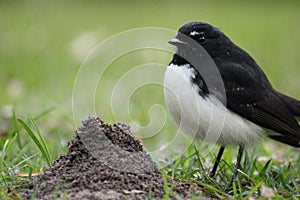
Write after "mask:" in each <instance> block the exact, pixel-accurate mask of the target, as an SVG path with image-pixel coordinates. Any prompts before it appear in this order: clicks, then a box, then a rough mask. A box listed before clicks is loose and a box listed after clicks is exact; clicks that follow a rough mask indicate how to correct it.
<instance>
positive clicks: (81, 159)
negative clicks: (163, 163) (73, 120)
mask: <svg viewBox="0 0 300 200" xmlns="http://www.w3.org/2000/svg"><path fill="white" fill-rule="evenodd" d="M112 144H113V145H112ZM108 149H109V150H108ZM116 150H117V151H118V152H119V153H116V152H115V151H116ZM124 156H125V157H124ZM168 184H169V185H171V186H174V188H173V190H172V194H171V198H174V199H175V196H177V195H179V196H181V198H182V199H189V197H188V193H189V191H190V185H187V184H183V183H178V182H177V183H176V182H174V181H172V180H168ZM16 191H17V192H18V193H19V194H20V195H21V196H22V197H23V198H24V199H31V198H32V197H34V198H36V199H60V198H64V199H104V200H107V199H147V198H148V197H151V198H153V199H161V198H163V197H164V195H165V189H164V183H163V180H162V175H161V173H160V171H159V170H158V168H157V167H156V165H155V163H154V162H153V161H152V160H151V158H150V156H149V155H148V154H147V153H146V152H145V151H144V150H143V146H142V145H141V143H140V141H139V140H136V139H135V138H134V137H133V136H132V134H131V132H130V128H129V126H128V125H126V124H123V123H117V124H113V125H109V124H106V123H104V122H103V121H102V120H101V119H99V118H89V119H87V120H86V121H84V122H83V126H82V127H81V128H79V129H78V130H77V131H76V134H75V137H74V138H73V139H72V140H71V141H70V142H69V143H68V152H67V153H66V154H63V155H61V156H60V157H59V158H58V159H57V160H55V161H54V163H53V165H52V166H51V167H50V168H48V169H47V170H45V172H44V173H43V174H42V175H40V176H37V177H33V178H32V179H31V180H30V181H27V182H23V183H22V187H19V188H17V189H16Z"/></svg>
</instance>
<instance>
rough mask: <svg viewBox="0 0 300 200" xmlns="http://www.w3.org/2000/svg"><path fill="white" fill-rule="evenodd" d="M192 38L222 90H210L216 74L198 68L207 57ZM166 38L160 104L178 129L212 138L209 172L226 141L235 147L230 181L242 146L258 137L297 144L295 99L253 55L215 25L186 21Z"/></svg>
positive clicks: (298, 105) (299, 112)
mask: <svg viewBox="0 0 300 200" xmlns="http://www.w3.org/2000/svg"><path fill="white" fill-rule="evenodd" d="M193 42H194V43H196V44H197V45H201V48H202V49H204V50H205V51H206V53H207V54H208V55H209V56H210V58H211V59H212V62H213V63H214V65H215V66H216V69H217V71H218V73H219V75H220V79H222V84H223V88H224V92H223V93H222V92H213V91H214V88H210V85H209V84H208V81H211V80H214V79H217V78H218V77H215V76H211V77H205V76H204V75H203V74H202V73H201V70H202V68H204V65H205V63H208V62H206V61H205V59H207V58H206V57H205V56H204V54H203V52H201V51H197V48H196V47H195V45H194V44H192V43H193ZM169 43H170V44H172V45H175V46H176V47H177V50H176V53H175V54H174V55H173V59H172V61H171V63H170V64H169V66H168V68H167V70H166V73H165V78H164V85H165V90H164V93H165V100H166V104H167V107H168V109H169V112H170V113H171V116H172V117H173V119H174V120H175V121H176V123H177V124H178V125H179V126H180V128H181V129H182V131H183V132H185V133H187V134H190V133H191V132H193V131H194V132H195V133H192V134H193V135H194V137H195V139H196V140H197V139H200V140H205V138H210V139H209V140H208V141H213V140H214V141H215V142H216V143H217V144H219V145H220V146H221V148H220V150H219V153H218V155H217V159H216V162H215V164H214V166H213V169H212V171H211V173H210V176H211V177H213V176H214V175H215V173H216V169H217V167H218V164H219V161H220V159H221V157H222V154H223V151H224V148H225V146H227V145H231V146H239V152H238V157H237V163H236V167H235V171H234V173H233V180H234V179H235V178H236V176H237V169H238V168H239V167H240V161H241V157H242V153H243V150H244V148H245V147H247V146H252V145H254V144H255V143H257V142H258V141H259V139H261V138H263V137H264V136H267V137H270V138H272V139H274V140H277V141H279V142H282V143H285V144H288V145H291V146H294V147H300V126H299V124H298V122H297V120H296V117H297V116H300V101H298V100H296V99H294V98H292V97H289V96H287V95H284V94H282V93H280V92H278V91H276V90H275V89H274V88H273V87H272V85H271V84H270V82H269V80H268V79H267V77H266V75H265V74H264V72H263V71H262V69H261V68H260V67H259V65H258V64H257V63H256V62H255V60H254V59H253V58H252V57H251V56H250V55H249V54H248V53H247V52H245V51H244V50H243V49H241V48H240V47H238V46H237V45H235V44H234V43H233V42H232V41H231V40H230V39H229V38H228V37H227V36H226V35H225V34H224V33H222V32H221V31H220V30H219V29H217V28H215V27H213V26H212V25H210V24H207V23H203V22H190V23H187V24H185V25H183V26H182V27H181V28H180V29H179V31H178V34H177V36H176V38H175V39H172V40H170V41H169ZM191 55H192V56H191ZM196 65H197V66H196ZM210 68H212V67H211V66H210ZM221 88H222V87H221ZM224 98H225V99H226V102H225V101H223V100H222V99H224ZM222 113H223V114H222ZM213 115H214V116H213ZM222 116H223V117H222ZM212 119H216V120H212ZM195 127H196V128H195ZM220 127H221V129H220ZM219 130H220V131H219Z"/></svg>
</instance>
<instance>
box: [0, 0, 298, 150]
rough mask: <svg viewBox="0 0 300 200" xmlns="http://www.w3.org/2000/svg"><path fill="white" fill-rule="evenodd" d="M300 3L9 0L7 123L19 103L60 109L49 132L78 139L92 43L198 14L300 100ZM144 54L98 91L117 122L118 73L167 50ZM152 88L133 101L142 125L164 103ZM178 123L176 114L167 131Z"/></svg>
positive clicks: (36, 110)
mask: <svg viewBox="0 0 300 200" xmlns="http://www.w3.org/2000/svg"><path fill="white" fill-rule="evenodd" d="M299 10H300V2H299V1H284V2H283V1H273V2H272V3H271V2H268V1H263V2H262V1H167V0H164V1H148V2H146V1H34V0H32V1H1V2H0V94H1V98H0V111H1V116H2V117H1V119H2V120H1V122H5V118H9V117H10V116H11V112H10V111H11V110H10V109H11V107H12V106H13V107H15V110H16V112H17V116H18V117H25V116H26V115H28V114H31V115H38V114H40V113H42V112H45V111H46V110H47V109H49V108H53V110H52V113H51V114H49V116H48V117H45V118H44V119H43V120H44V121H42V122H40V124H39V125H40V126H41V127H42V130H43V133H44V134H47V133H50V134H49V135H54V137H53V139H52V140H53V141H55V140H57V135H59V137H61V138H65V140H68V139H70V138H71V136H72V135H73V131H74V126H73V119H72V90H73V84H74V81H75V77H76V73H77V71H78V69H79V67H80V65H81V63H82V62H83V60H84V58H85V57H86V56H87V55H88V53H89V51H90V50H92V49H93V48H94V47H95V46H96V45H97V44H99V43H101V42H102V41H104V40H105V39H107V38H109V37H110V36H112V35H114V34H117V33H120V32H122V31H126V30H129V29H133V28H142V27H162V28H168V29H173V30H177V29H178V28H179V27H180V26H181V25H183V24H184V23H186V22H190V21H205V22H208V23H210V24H213V25H214V26H216V27H219V28H220V29H221V30H222V31H223V32H225V33H226V34H227V35H228V36H229V37H230V38H231V39H232V40H233V41H234V42H235V43H236V44H238V45H239V46H240V47H242V48H243V49H245V50H246V51H247V52H249V53H250V55H252V56H253V57H254V59H255V60H256V61H257V62H258V63H259V64H260V66H261V67H262V68H263V70H264V71H265V72H266V74H267V76H268V77H269V79H270V81H271V82H272V84H273V86H274V87H275V88H277V89H278V90H280V91H283V92H284V93H286V94H289V95H291V96H294V97H296V98H298V99H300V87H299V85H300V79H299V74H300V57H299V55H300V51H299V46H300V25H299V19H300V12H299ZM154 39H155V38H154ZM166 42H167V41H166ZM114 48H118V47H117V46H116V47H114ZM146 54H148V53H147V52H146ZM143 55H145V52H144V53H143ZM143 55H140V54H139V53H137V54H136V55H134V57H133V58H135V59H136V60H135V59H127V60H126V59H125V60H124V62H121V61H122V60H119V61H118V62H116V63H114V66H115V67H112V68H110V70H108V71H107V73H106V74H105V78H104V80H102V81H104V82H103V85H104V87H105V85H106V86H107V88H108V89H106V90H105V89H104V90H99V91H98V92H97V99H98V101H97V102H99V104H98V105H96V107H97V109H99V111H98V112H97V114H99V115H100V116H101V117H102V118H103V119H104V120H106V121H108V122H112V121H114V118H113V115H112V113H111V109H110V107H109V105H110V104H109V100H108V99H106V97H105V96H106V95H107V93H108V91H107V90H109V88H110V87H111V86H112V84H113V81H112V80H117V79H118V77H119V76H120V75H122V73H121V72H126V70H129V69H130V68H131V67H134V64H135V63H139V64H141V63H149V62H151V61H152V60H151V56H153V57H154V56H157V57H160V53H159V52H157V51H156V52H151V51H149V54H148V55H151V56H150V57H149V56H148V57H147V56H146V58H145V56H144V57H143ZM170 59H171V54H169V55H166V54H163V55H162V56H161V57H160V59H159V60H160V62H161V64H164V65H167V64H168V63H169V61H170ZM153 60H157V59H156V58H153ZM116 65H117V66H116ZM140 76H145V74H141V75H140ZM103 85H102V86H103ZM144 89H145V90H144V91H143V90H141V91H137V92H136V93H135V94H134V96H133V98H132V102H131V112H132V113H131V117H132V118H133V119H134V120H136V121H138V122H139V123H141V124H147V123H148V122H149V120H150V119H149V116H148V109H149V108H150V107H151V105H152V104H154V103H158V104H161V105H163V106H164V101H163V93H162V88H161V87H156V86H149V87H148V88H146V87H145V88H144ZM128 120H129V119H128ZM128 120H127V122H128ZM124 121H125V122H126V119H124ZM6 129H9V125H7V124H5V123H1V124H0V131H2V132H5V131H6ZM175 130H176V126H175V124H174V123H173V122H172V121H171V120H168V123H167V124H166V128H165V129H164V131H167V132H173V131H175ZM53 133H55V134H53ZM49 140H50V141H51V138H50V139H49ZM61 140H63V139H61ZM54 144H55V143H54ZM63 145H64V143H63V144H62V146H63Z"/></svg>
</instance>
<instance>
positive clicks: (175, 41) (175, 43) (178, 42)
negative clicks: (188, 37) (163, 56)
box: [168, 38, 186, 46]
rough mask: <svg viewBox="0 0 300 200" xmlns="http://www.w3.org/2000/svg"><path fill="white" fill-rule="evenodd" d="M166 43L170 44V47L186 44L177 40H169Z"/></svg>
mask: <svg viewBox="0 0 300 200" xmlns="http://www.w3.org/2000/svg"><path fill="white" fill-rule="evenodd" d="M168 43H169V44H171V45H175V46H178V45H184V44H186V42H183V41H181V40H178V39H177V38H174V39H171V40H169V41H168Z"/></svg>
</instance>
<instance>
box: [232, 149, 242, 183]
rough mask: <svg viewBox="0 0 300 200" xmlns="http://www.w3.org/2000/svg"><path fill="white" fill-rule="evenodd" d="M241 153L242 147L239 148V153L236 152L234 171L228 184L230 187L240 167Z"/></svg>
mask: <svg viewBox="0 0 300 200" xmlns="http://www.w3.org/2000/svg"><path fill="white" fill-rule="evenodd" d="M243 151H244V148H243V147H242V146H240V148H239V152H238V156H237V160H236V164H235V169H234V171H233V176H232V180H231V182H230V184H231V185H232V183H233V182H234V181H236V177H237V173H238V169H239V168H240V166H241V159H242V155H243Z"/></svg>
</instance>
